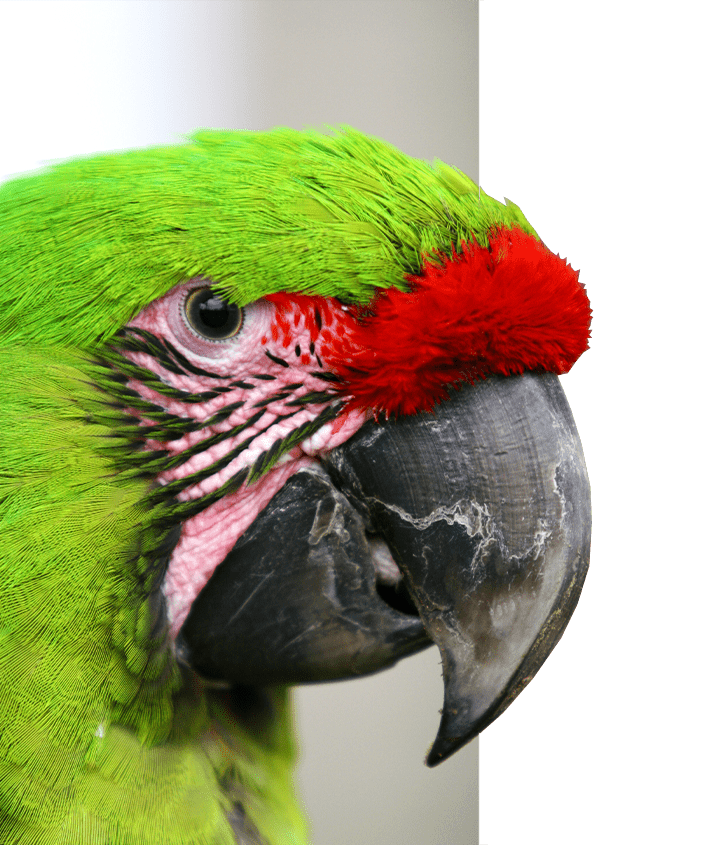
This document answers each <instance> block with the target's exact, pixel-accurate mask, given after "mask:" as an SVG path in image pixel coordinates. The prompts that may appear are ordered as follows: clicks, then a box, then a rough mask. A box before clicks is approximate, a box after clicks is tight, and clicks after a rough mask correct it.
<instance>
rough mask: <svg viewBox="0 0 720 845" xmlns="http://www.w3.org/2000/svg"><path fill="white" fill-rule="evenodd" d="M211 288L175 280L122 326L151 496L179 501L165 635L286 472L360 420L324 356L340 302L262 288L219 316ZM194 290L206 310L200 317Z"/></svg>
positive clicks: (341, 317) (342, 319) (339, 321)
mask: <svg viewBox="0 0 720 845" xmlns="http://www.w3.org/2000/svg"><path fill="white" fill-rule="evenodd" d="M193 296H194V297H195V299H194V301H193V300H192V299H191V298H192V297H193ZM213 296H215V294H214V293H213V291H212V288H211V286H210V283H209V282H208V281H207V280H203V279H198V280H193V281H190V282H186V283H184V284H181V285H178V286H177V287H175V288H173V289H172V290H171V291H170V292H169V293H167V294H166V295H165V296H163V297H161V298H160V299H157V300H155V301H154V302H152V303H151V304H150V305H148V306H147V307H146V308H145V309H144V310H143V311H142V312H140V314H138V316H137V317H136V318H135V319H134V320H132V321H131V322H130V323H129V324H128V325H127V326H126V328H125V330H124V333H125V336H126V337H127V338H129V339H130V340H129V341H128V342H127V344H126V345H125V346H124V347H123V354H124V355H125V356H126V357H127V358H128V359H130V361H132V362H133V364H135V365H137V366H136V370H135V372H134V373H133V377H132V378H130V380H129V382H128V388H129V389H130V390H132V391H134V392H135V393H136V394H137V395H138V396H139V397H140V401H138V403H137V405H138V407H137V408H135V409H133V408H132V407H130V408H129V409H128V410H129V412H130V413H132V414H134V415H135V416H136V417H137V418H138V422H139V425H140V426H141V427H142V431H143V433H144V435H145V440H146V449H147V451H148V452H149V453H151V454H152V455H153V456H157V455H161V456H162V455H165V456H166V459H165V458H162V459H161V461H160V469H159V471H158V472H157V475H156V481H157V482H158V484H159V485H160V489H159V493H158V496H163V495H165V497H166V498H167V497H169V496H172V497H173V498H174V501H176V502H178V503H187V507H188V509H187V510H186V511H183V513H184V514H185V516H184V517H183V519H182V523H183V525H182V533H181V537H180V541H179V543H178V544H177V546H176V548H175V550H174V552H173V554H172V556H171V559H170V564H169V567H168V570H167V573H166V576H165V580H164V584H163V591H164V593H165V596H166V599H167V607H168V613H169V617H170V625H171V630H172V633H173V636H175V635H176V634H177V632H178V631H179V630H180V628H181V627H182V624H183V622H184V621H185V618H186V617H187V614H188V612H189V610H190V607H191V605H192V602H193V601H194V599H195V598H196V596H197V595H198V593H199V592H200V590H201V589H202V588H203V587H204V585H205V584H206V583H207V581H208V579H209V578H210V576H211V575H212V573H213V571H214V570H215V568H216V567H217V566H218V565H219V564H220V563H221V562H222V561H223V560H224V558H225V557H226V556H227V554H228V552H229V551H230V549H232V547H233V546H234V544H235V542H236V541H237V539H238V538H239V537H240V536H241V535H242V534H243V532H244V531H245V530H246V529H247V528H248V526H249V525H251V524H252V522H253V520H254V519H255V518H256V517H257V515H258V514H259V513H260V511H261V510H262V509H263V508H264V507H265V506H266V505H267V503H268V502H269V501H270V499H271V498H272V497H273V496H274V495H275V493H277V492H278V490H280V488H281V487H282V486H283V485H284V484H285V482H286V481H287V479H288V478H290V476H291V475H293V474H294V473H295V472H296V471H297V470H298V469H299V468H300V467H302V466H306V465H307V464H308V463H310V462H311V461H312V460H313V459H315V458H316V457H317V456H318V455H321V454H323V453H325V452H327V451H329V450H331V449H333V448H334V447H335V446H337V445H338V444H339V443H342V442H344V441H345V440H347V439H348V438H349V437H350V436H352V434H354V433H355V432H356V431H357V430H358V429H359V428H360V426H361V425H362V424H363V423H364V422H365V420H366V419H367V414H366V413H365V412H364V411H359V410H354V411H350V412H347V411H345V410H344V402H345V397H343V396H342V395H340V394H339V393H338V391H337V390H335V389H334V384H335V382H336V379H335V378H334V376H333V373H332V372H330V371H328V370H327V369H326V368H325V367H324V365H323V351H324V347H325V343H326V342H327V341H328V340H330V339H331V338H332V340H333V341H334V343H335V345H337V332H338V331H340V332H342V326H343V324H345V323H346V322H347V321H348V319H349V317H348V315H347V314H346V313H345V312H346V309H345V308H344V306H342V305H341V304H339V303H334V302H333V301H328V300H319V299H317V301H316V298H312V299H311V298H310V297H296V298H295V297H288V296H282V297H268V298H267V299H265V300H259V301H257V302H254V303H251V304H250V305H247V306H245V307H244V308H243V309H242V313H241V314H238V313H237V309H235V310H234V311H233V310H232V309H230V308H228V309H226V310H227V315H226V314H225V313H224V312H223V307H224V306H223V302H222V301H219V300H220V298H219V296H215V299H213ZM198 300H200V301H201V303H202V302H209V303H210V305H211V306H213V308H214V311H211V312H210V313H209V315H206V314H203V313H202V312H201V313H200V316H199V317H198V313H197V307H196V306H197V301H198ZM273 300H274V301H273ZM191 308H194V309H195V311H194V312H193V313H189V312H190V309H191ZM233 308H234V306H233ZM218 315H219V316H218ZM226 316H227V319H228V325H229V329H228V331H229V332H232V334H230V336H228V337H221V338H220V339H217V338H216V337H213V336H211V335H212V334H215V335H217V334H222V333H223V332H224V331H225V328H224V325H223V323H222V321H223V320H224V319H225V318H226ZM203 320H205V321H206V322H205V323H204V322H203ZM218 326H219V328H218ZM238 326H239V328H237V327H238ZM204 332H206V333H207V335H209V336H204ZM148 408H152V409H153V410H152V413H151V414H148V412H147V409H148Z"/></svg>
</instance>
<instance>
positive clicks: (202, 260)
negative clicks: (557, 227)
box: [0, 127, 534, 348]
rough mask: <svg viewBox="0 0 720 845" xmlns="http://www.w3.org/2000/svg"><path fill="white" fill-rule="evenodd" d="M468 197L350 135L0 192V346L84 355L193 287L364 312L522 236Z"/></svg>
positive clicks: (129, 163)
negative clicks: (450, 258)
mask: <svg viewBox="0 0 720 845" xmlns="http://www.w3.org/2000/svg"><path fill="white" fill-rule="evenodd" d="M478 191H479V189H478V188H477V186H476V185H475V184H474V182H472V180H471V179H469V178H468V177H467V176H465V175H464V174H462V173H460V171H458V170H455V169H453V168H451V167H449V166H448V165H445V164H442V163H441V162H437V163H436V164H435V167H432V166H430V165H429V164H427V163H425V162H423V161H419V160H417V159H412V158H409V157H408V156H405V155H403V154H402V153H400V152H399V151H398V150H396V149H395V148H394V147H391V146H390V145H388V144H386V143H384V142H382V141H379V140H377V139H374V138H369V137H367V136H366V135H363V134H361V133H360V132H357V131H355V130H352V129H350V128H347V127H346V128H344V129H343V131H342V132H340V133H339V134H337V135H335V136H328V135H322V134H320V133H318V132H296V131H293V130H290V129H275V130H273V131H271V132H265V133H261V132H219V131H218V132H210V131H205V132H198V133H196V134H195V135H193V136H192V138H191V141H190V143H188V144H186V145H181V146H175V147H161V148H154V149H149V150H137V151H131V152H127V153H122V154H113V155H100V156H94V157H92V158H86V159H78V160H75V161H70V162H67V163H65V164H61V165H58V166H55V167H53V168H51V169H50V170H48V171H47V172H43V173H40V174H36V175H31V176H27V177H24V178H20V179H16V180H14V181H11V182H9V183H7V184H6V185H4V186H3V187H2V188H1V189H0V256H1V258H2V267H3V275H4V285H3V289H2V292H0V296H1V297H2V300H1V305H2V307H1V308H0V335H3V336H12V337H13V338H14V339H15V340H16V342H18V341H23V342H44V343H47V342H54V343H63V344H65V343H69V344H71V345H72V346H74V347H75V348H87V346H88V344H92V343H94V342H96V341H98V340H100V341H102V340H106V339H108V338H109V337H110V336H111V335H112V334H114V333H115V331H117V329H118V328H119V327H120V326H122V325H123V324H124V323H126V322H127V321H128V320H130V319H131V318H132V317H133V316H134V315H135V314H136V313H137V312H138V311H140V310H141V309H142V308H143V307H144V306H145V305H147V304H148V302H150V301H151V300H152V299H155V298H156V297H158V296H160V295H162V294H163V293H165V292H166V291H168V290H169V289H170V288H171V287H172V286H173V285H175V284H177V283H178V282H181V281H185V280H187V279H189V278H193V277H196V276H204V277H208V278H210V279H212V280H213V281H214V282H216V283H217V284H218V286H220V287H221V288H222V289H223V290H224V291H225V292H226V293H227V294H228V295H229V296H230V297H231V298H232V299H233V300H234V301H235V302H236V303H237V304H238V305H244V304H245V303H247V302H251V301H253V300H255V299H258V298H259V297H261V296H265V295H266V294H269V293H273V292H276V291H281V290H289V291H294V292H298V293H314V294H319V295H321V296H336V297H340V298H343V299H347V300H355V301H360V302H366V301H368V300H369V299H370V298H371V297H372V295H373V292H374V291H375V289H376V288H378V287H379V288H383V287H393V286H394V287H401V286H403V284H404V281H405V276H406V274H408V273H417V272H418V271H419V270H420V268H421V265H422V261H423V256H424V255H425V254H429V253H432V252H433V251H436V250H439V251H441V252H444V253H449V252H450V251H451V249H452V247H453V245H457V243H458V242H459V241H461V240H467V239H469V238H471V237H476V238H477V239H478V240H479V241H480V242H481V243H483V242H486V232H487V230H488V229H489V228H490V227H492V226H493V225H497V224H499V223H505V222H510V221H512V222H513V223H516V224H517V225H519V226H520V227H521V228H523V229H525V230H526V231H528V232H530V233H533V230H532V228H531V227H530V225H529V224H528V223H527V221H526V220H525V218H524V217H523V215H522V213H521V212H520V211H519V209H518V208H517V207H516V206H512V205H510V206H507V207H506V206H503V205H502V204H501V203H498V202H497V201H495V200H493V199H492V198H491V197H488V196H487V195H486V194H484V193H481V194H480V202H478ZM533 234H534V233H533ZM43 306H44V307H43Z"/></svg>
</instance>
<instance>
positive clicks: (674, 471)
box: [449, 0, 719, 845]
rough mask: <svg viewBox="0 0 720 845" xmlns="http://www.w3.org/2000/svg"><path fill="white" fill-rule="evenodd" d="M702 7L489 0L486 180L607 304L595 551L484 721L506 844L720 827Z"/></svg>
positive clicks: (584, 394) (709, 181) (591, 364)
mask: <svg viewBox="0 0 720 845" xmlns="http://www.w3.org/2000/svg"><path fill="white" fill-rule="evenodd" d="M700 8H701V7H700V6H699V5H698V4H687V5H685V6H677V5H671V4H666V3H648V2H646V3H638V2H629V3H589V2H577V0H574V2H557V0H484V2H482V3H481V50H480V56H481V131H480V138H481V172H480V177H481V184H482V187H483V188H484V190H485V191H487V193H489V194H490V195H492V196H495V197H498V198H501V197H503V196H507V197H509V198H511V199H512V200H513V201H515V202H516V203H517V204H518V205H519V206H520V207H521V208H522V210H523V211H524V212H525V214H526V215H527V217H528V219H529V220H530V222H531V223H532V224H533V225H534V226H535V228H536V229H537V231H538V233H539V234H540V236H541V237H542V238H543V240H544V241H545V243H546V244H547V245H548V246H549V247H550V248H551V249H552V250H553V251H555V252H559V253H560V254H561V255H562V256H563V257H567V258H568V259H569V260H570V262H571V264H572V265H573V267H575V268H577V269H580V271H581V273H580V279H581V281H583V282H584V284H585V285H586V287H587V290H588V293H589V295H590V299H591V301H592V304H593V308H594V319H593V337H592V341H591V349H590V350H589V351H588V352H586V353H585V355H584V356H583V357H582V358H581V359H580V361H579V362H578V363H577V364H576V365H575V367H574V369H573V371H572V372H571V373H570V374H569V375H567V376H565V377H563V385H564V387H565V390H566V393H567V395H568V398H569V400H570V404H571V406H572V409H573V413H574V415H575V420H576V422H577V425H578V429H579V431H580V435H581V438H582V441H583V446H584V450H585V456H586V460H587V465H588V470H589V474H590V481H591V485H592V496H593V545H592V556H591V565H590V572H589V576H588V579H587V582H586V585H585V589H584V592H583V595H582V598H581V600H580V604H579V605H578V608H577V611H576V613H575V615H574V617H573V619H572V621H571V622H570V625H569V627H568V629H567V632H566V634H565V637H564V638H563V640H562V641H561V643H560V644H559V645H558V647H557V648H556V650H555V651H554V652H553V654H552V655H551V656H550V658H549V659H548V661H547V663H546V664H545V666H544V667H543V668H542V670H541V671H540V673H539V674H538V676H537V677H536V679H535V680H534V681H533V682H532V684H531V685H530V686H529V687H528V688H527V689H526V690H525V692H523V694H522V695H521V696H520V698H519V699H518V700H517V701H516V702H515V703H514V704H513V706H512V707H511V708H510V710H509V711H508V712H507V713H506V714H505V715H503V716H502V717H501V718H500V719H499V720H498V721H497V722H496V723H495V724H494V725H492V726H491V727H490V728H488V729H487V730H486V731H485V732H484V733H483V735H482V738H481V746H480V747H481V828H480V829H481V840H482V842H483V843H488V845H505V843H509V845H515V843H533V845H535V843H545V842H547V843H550V842H552V843H559V844H560V845H564V843H576V842H578V843H612V842H623V843H624V842H642V843H644V842H648V843H657V842H662V843H665V842H668V843H670V842H672V843H676V842H677V843H679V842H686V841H687V842H693V843H695V842H704V841H718V839H717V828H716V826H714V825H713V826H712V827H711V826H710V825H709V821H708V816H709V812H710V811H713V812H714V807H715V804H716V802H717V798H716V795H717V791H718V789H717V786H718V774H717V768H716V764H715V763H714V758H715V755H716V753H717V726H716V723H715V719H714V713H715V711H716V709H717V705H716V700H717V699H716V697H715V689H716V687H717V681H716V680H715V672H716V667H717V662H718V661H717V656H716V650H717V646H716V643H717V633H716V631H717V622H716V619H717V616H718V611H717V595H718V593H717V580H716V576H715V572H716V570H717V568H718V559H719V555H718V551H717V544H716V543H715V542H714V541H711V540H710V535H709V534H708V535H707V537H704V536H703V532H704V531H707V530H708V529H710V530H712V525H713V523H715V522H717V516H716V515H715V511H716V510H717V481H716V479H717V472H718V469H717V449H716V447H714V442H715V437H716V429H717V422H716V419H717V417H716V414H715V393H716V391H717V388H716V376H715V374H714V373H711V372H708V371H706V372H705V373H703V371H702V370H703V367H705V366H706V365H707V364H708V363H709V362H713V361H714V360H716V359H717V353H716V346H717V343H716V338H717V334H718V331H717V306H716V304H715V303H716V302H717V300H716V299H714V298H713V294H714V290H715V287H716V285H717V282H718V276H719V274H718V269H717V266H716V264H715V262H714V261H713V260H711V259H712V256H710V255H709V249H710V248H712V242H713V240H714V239H716V237H717V236H716V235H715V232H714V228H715V227H714V226H713V227H712V231H711V225H712V222H711V221H712V218H711V217H710V216H709V215H710V214H711V211H712V213H713V214H714V216H715V218H716V217H717V211H715V210H714V209H711V207H710V204H711V202H712V201H713V200H714V193H715V191H716V190H717V165H716V164H714V162H713V163H712V165H711V155H710V150H711V147H712V148H716V146H717V131H716V129H715V128H714V121H715V117H714V115H715V113H716V112H717V109H718V104H717V98H718V95H717V91H716V89H717V67H716V61H715V60H714V59H713V60H711V56H713V55H715V54H716V52H717V47H716V45H715V44H714V43H711V40H712V39H713V38H714V33H716V32H717V26H716V24H715V23H713V22H711V21H710V20H709V18H708V17H707V16H704V15H700V14H699V13H698V10H699V9H700ZM708 8H709V7H708ZM711 61H712V67H711ZM713 80H714V81H713ZM714 154H715V153H714V152H713V155H714ZM713 172H714V173H715V176H714V177H712V173H713ZM711 649H712V651H711ZM708 717H709V718H708ZM711 720H712V721H711ZM703 814H705V816H706V819H705V820H703V818H702V816H703ZM449 845H450V843H449Z"/></svg>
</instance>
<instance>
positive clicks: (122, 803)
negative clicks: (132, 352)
mask: <svg viewBox="0 0 720 845" xmlns="http://www.w3.org/2000/svg"><path fill="white" fill-rule="evenodd" d="M0 368H1V371H2V372H3V373H5V379H6V385H5V386H6V393H5V400H4V401H3V402H2V403H1V405H0V438H1V442H0V453H1V454H2V467H1V469H0V500H2V601H1V602H0V713H1V714H2V740H0V841H2V842H3V843H4V845H9V843H14V842H18V843H26V842H27V843H30V842H33V843H53V845H54V843H58V845H60V843H63V845H65V844H66V843H67V845H90V843H93V845H96V844H97V845H99V844H100V843H103V845H104V844H105V843H108V845H109V843H118V845H120V843H123V845H135V843H138V844H139V843H159V842H163V843H168V845H169V843H178V845H180V843H182V845H189V843H218V845H220V843H234V842H235V838H234V836H233V834H232V830H231V826H230V824H229V822H228V820H227V818H226V813H229V812H231V811H232V805H233V803H234V802H235V801H237V802H240V803H241V804H242V805H243V806H244V809H245V811H246V812H247V814H248V816H249V817H250V818H251V819H252V820H253V821H254V822H255V824H256V825H257V827H258V828H259V829H260V830H261V832H262V834H263V835H264V836H266V837H267V841H269V842H273V843H275V842H278V843H285V842H287V843H303V842H305V841H306V840H305V834H304V823H303V822H302V820H301V818H300V815H299V812H298V810H297V808H296V805H295V803H294V801H293V799H292V794H291V790H290V781H289V774H290V766H291V761H292V756H293V748H292V740H291V730H290V724H289V713H288V712H287V707H286V701H285V698H286V693H285V692H283V691H280V690H278V691H276V692H275V693H273V695H274V699H275V707H276V710H277V715H278V719H277V721H276V723H275V724H274V726H273V727H272V729H271V730H270V731H268V732H266V733H265V734H264V735H262V736H257V735H256V734H254V733H253V732H252V731H248V730H246V729H243V727H242V726H241V724H239V723H237V722H235V721H233V720H232V719H231V718H230V716H229V714H228V708H227V705H226V703H225V702H224V699H223V697H222V694H221V693H214V692H210V691H206V690H203V689H202V688H201V687H200V686H198V684H197V683H195V684H192V683H191V684H188V683H187V682H186V683H184V684H183V682H182V678H181V675H180V670H179V669H178V666H177V664H176V662H175V660H174V658H173V657H172V655H171V652H170V650H169V648H168V647H167V644H166V642H165V635H166V631H165V630H164V629H162V628H161V629H160V630H159V631H157V632H154V631H153V630H152V627H153V623H154V622H155V621H156V620H155V615H156V614H155V613H154V612H153V610H152V608H151V607H150V605H149V603H148V602H147V601H146V600H144V593H145V592H146V591H147V590H149V589H150V588H151V584H150V583H149V582H150V581H151V579H152V574H151V573H149V572H148V563H149V560H150V557H151V552H150V550H152V549H154V548H155V547H156V544H157V539H158V538H157V537H154V536H153V531H152V527H151V525H150V522H149V519H148V516H149V515H148V514H147V513H146V512H145V509H144V508H143V507H142V505H140V504H139V502H140V500H141V498H142V495H143V493H144V490H145V486H146V485H145V484H144V483H141V482H138V481H137V480H134V479H132V478H131V477H129V476H128V474H127V473H123V472H121V471H118V469H117V468H116V467H115V466H114V465H113V463H112V462H111V461H110V460H109V459H108V458H107V457H106V456H105V454H104V449H105V446H106V443H107V440H106V439H105V438H104V437H103V435H104V434H107V433H108V432H109V429H105V426H104V425H103V424H101V423H100V422H99V421H98V420H99V419H100V418H101V417H102V416H103V414H105V415H107V414H106V412H103V409H102V406H101V405H99V403H98V393H97V390H96V389H95V388H94V387H93V386H92V385H91V384H90V383H89V382H90V379H89V376H92V372H91V371H92V367H91V366H89V365H88V363H87V362H86V361H84V360H82V359H80V358H78V356H77V354H76V353H74V352H73V351H70V350H67V349H62V350H60V349H55V350H52V351H51V350H49V349H42V350H38V351H28V350H27V349H25V350H23V354H16V353H15V352H14V351H13V350H9V351H8V350H2V351H0ZM104 429H105V430H104Z"/></svg>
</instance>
